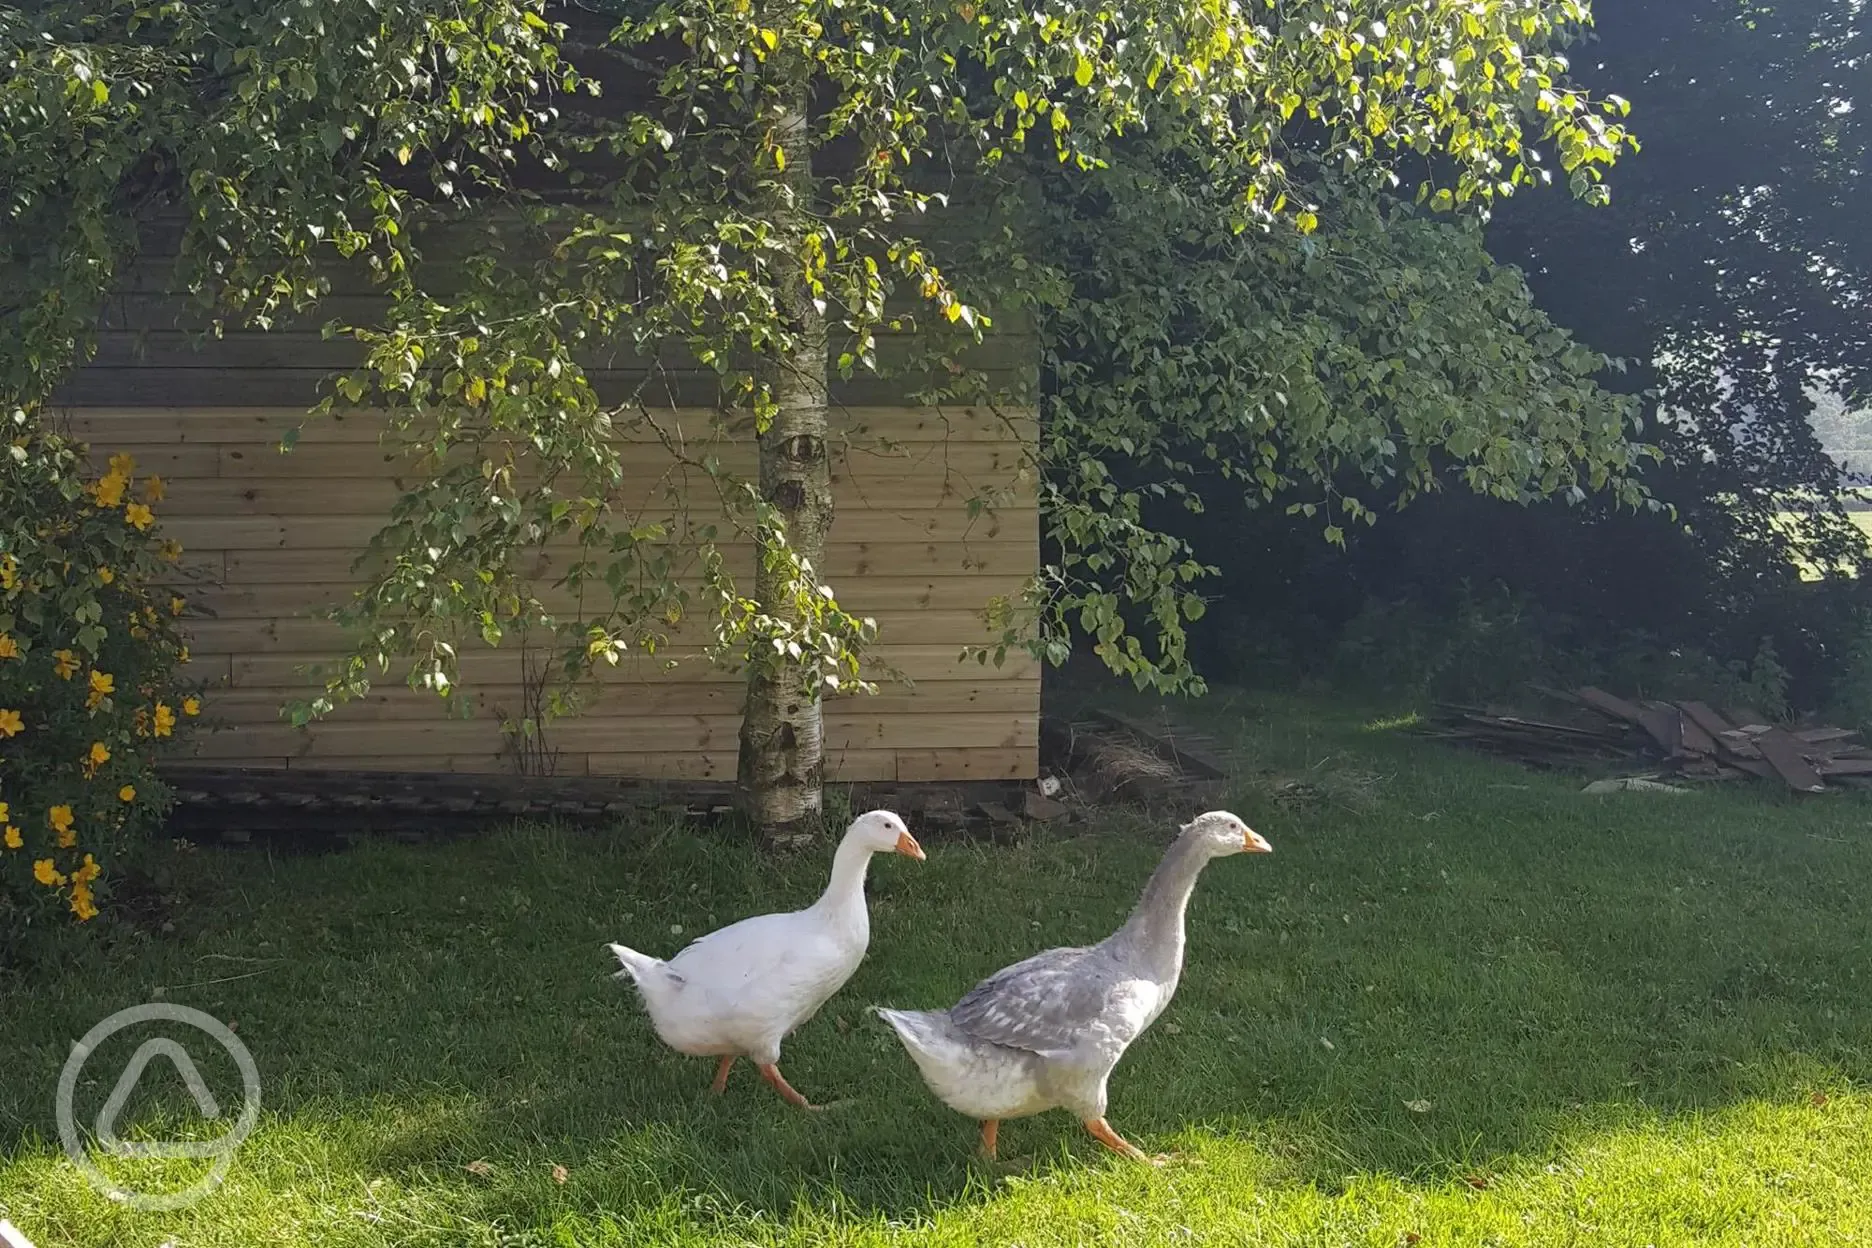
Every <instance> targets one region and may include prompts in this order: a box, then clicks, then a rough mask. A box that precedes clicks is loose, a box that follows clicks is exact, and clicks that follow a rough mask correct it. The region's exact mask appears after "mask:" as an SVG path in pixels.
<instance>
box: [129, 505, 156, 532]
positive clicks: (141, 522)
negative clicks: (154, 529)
mask: <svg viewBox="0 0 1872 1248" xmlns="http://www.w3.org/2000/svg"><path fill="white" fill-rule="evenodd" d="M124 523H125V524H129V525H134V526H136V529H137V531H138V532H139V533H141V532H143V531H144V530H146V529H148V528H149V527H150V525H152V524H155V523H156V513H155V512H153V511H151V510H150V509H149V508H148V507H146V506H144V505H143V504H142V503H131V504H130V505H129V506H128V507H126V508H124Z"/></svg>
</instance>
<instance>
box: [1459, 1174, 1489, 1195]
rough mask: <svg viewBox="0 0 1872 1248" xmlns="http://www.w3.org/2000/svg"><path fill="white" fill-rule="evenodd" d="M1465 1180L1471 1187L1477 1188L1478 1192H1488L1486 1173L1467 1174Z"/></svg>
mask: <svg viewBox="0 0 1872 1248" xmlns="http://www.w3.org/2000/svg"><path fill="white" fill-rule="evenodd" d="M1463 1182H1465V1183H1467V1184H1468V1185H1469V1186H1470V1187H1473V1188H1475V1189H1476V1191H1478V1192H1486V1191H1488V1189H1489V1181H1488V1176H1487V1175H1484V1174H1471V1175H1466V1176H1465V1177H1464V1178H1463Z"/></svg>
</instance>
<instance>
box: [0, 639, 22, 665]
mask: <svg viewBox="0 0 1872 1248" xmlns="http://www.w3.org/2000/svg"><path fill="white" fill-rule="evenodd" d="M17 658H19V642H17V641H14V640H13V639H12V638H11V637H9V636H7V635H6V634H5V633H0V659H17Z"/></svg>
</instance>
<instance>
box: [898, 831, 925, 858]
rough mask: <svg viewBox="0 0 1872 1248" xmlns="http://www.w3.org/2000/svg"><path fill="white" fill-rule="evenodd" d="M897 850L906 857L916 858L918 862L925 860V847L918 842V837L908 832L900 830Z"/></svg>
mask: <svg viewBox="0 0 1872 1248" xmlns="http://www.w3.org/2000/svg"><path fill="white" fill-rule="evenodd" d="M897 852H898V853H900V854H902V855H903V856H904V857H906V858H914V859H916V860H917V861H918V862H922V861H923V847H922V846H921V845H919V844H917V843H916V837H914V836H911V835H910V834H909V833H908V832H899V833H898V834H897Z"/></svg>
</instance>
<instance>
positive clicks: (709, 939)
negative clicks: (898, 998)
mask: <svg viewBox="0 0 1872 1248" xmlns="http://www.w3.org/2000/svg"><path fill="white" fill-rule="evenodd" d="M887 852H896V853H899V854H906V855H908V856H909V857H912V858H915V859H917V860H919V861H921V860H922V858H923V849H922V847H921V846H919V845H918V844H917V843H916V838H915V837H913V836H911V835H910V829H908V828H906V827H905V826H904V822H903V820H902V819H900V818H898V817H897V816H896V815H894V814H892V813H891V812H890V811H888V810H874V811H871V812H869V813H868V814H863V815H860V816H858V818H857V819H855V820H853V821H852V825H851V827H849V828H847V829H846V831H845V838H844V839H843V840H842V841H840V842H839V847H838V852H837V853H836V854H835V855H834V856H833V858H832V880H831V882H830V883H829V884H827V885H826V890H825V892H824V894H822V895H821V896H820V898H819V900H818V901H816V902H814V903H813V904H812V905H810V906H808V907H807V908H806V909H804V910H795V911H793V912H791V913H789V914H762V915H756V916H755V917H753V918H751V919H743V920H741V921H740V922H739V923H734V924H730V925H729V926H727V927H724V928H719V929H717V930H716V931H713V932H710V933H709V934H708V935H706V936H702V937H698V938H697V939H696V940H695V941H694V942H693V943H691V944H690V945H688V946H687V947H686V948H684V949H683V950H682V952H680V953H678V954H677V955H676V956H675V957H673V958H671V959H670V960H669V961H667V962H665V961H662V960H661V959H658V958H653V957H650V956H649V955H648V954H643V953H638V952H637V951H636V950H635V949H630V948H626V947H625V946H623V945H612V946H611V952H612V953H614V954H616V955H617V960H618V961H619V962H621V963H622V964H623V966H624V969H623V970H621V971H619V972H618V974H617V978H619V979H622V978H624V977H625V976H627V975H628V976H629V977H630V978H631V979H633V980H635V981H636V984H637V990H638V992H640V993H641V994H642V996H643V1002H644V1008H645V1010H647V1011H648V1012H649V1014H650V1022H651V1023H652V1025H654V1026H655V1027H656V1033H657V1035H658V1037H660V1038H661V1039H662V1041H663V1043H664V1044H667V1045H669V1046H670V1048H672V1049H675V1050H676V1051H677V1052H678V1053H688V1054H692V1055H694V1056H697V1057H719V1058H721V1062H720V1064H719V1065H718V1066H717V1067H716V1069H715V1082H714V1083H713V1084H712V1085H711V1086H712V1088H713V1090H714V1091H715V1092H717V1093H719V1092H721V1091H722V1090H723V1089H724V1088H726V1087H727V1086H728V1071H729V1069H730V1068H731V1067H732V1066H733V1065H734V1062H735V1059H736V1058H737V1057H747V1058H750V1059H752V1060H753V1062H754V1064H755V1067H756V1069H758V1070H759V1071H760V1073H761V1077H762V1078H763V1079H765V1080H766V1081H767V1082H768V1083H770V1084H772V1085H773V1087H774V1089H775V1091H777V1092H779V1093H780V1095H781V1096H783V1097H785V1098H786V1099H787V1101H788V1102H790V1103H791V1104H794V1105H797V1106H799V1107H800V1108H801V1109H817V1108H819V1106H816V1105H813V1104H812V1103H811V1102H809V1101H808V1100H807V1099H806V1098H805V1097H803V1096H801V1095H800V1094H799V1093H798V1092H795V1091H794V1090H793V1088H792V1087H791V1085H789V1084H788V1083H787V1081H786V1080H785V1079H784V1078H782V1077H781V1074H780V1064H779V1063H780V1041H781V1040H782V1039H783V1038H785V1036H786V1035H787V1034H788V1033H789V1032H791V1031H792V1030H793V1029H794V1028H796V1027H798V1026H799V1025H800V1024H801V1023H804V1022H805V1021H806V1020H807V1019H809V1018H811V1017H812V1016H813V1015H814V1014H816V1013H818V1012H819V1007H820V1006H822V1005H824V1004H825V1003H826V1001H827V1000H829V999H830V998H831V996H832V994H833V993H835V992H837V991H838V990H839V989H840V988H842V987H844V986H845V981H846V980H848V979H850V978H851V977H852V972H854V971H856V970H857V969H858V964H859V963H860V962H862V961H864V955H865V948H866V947H867V946H868V945H869V944H870V942H871V920H870V916H869V914H868V913H867V912H866V910H865V895H864V885H865V872H866V870H867V868H869V866H870V865H871V855H872V854H878V853H887Z"/></svg>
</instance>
